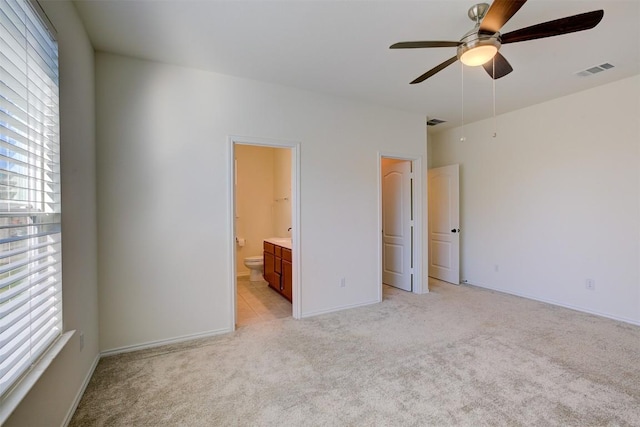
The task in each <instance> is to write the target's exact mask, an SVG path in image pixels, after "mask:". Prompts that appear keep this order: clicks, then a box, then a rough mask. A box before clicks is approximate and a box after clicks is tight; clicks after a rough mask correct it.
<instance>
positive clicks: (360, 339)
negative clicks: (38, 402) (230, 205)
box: [70, 281, 640, 426]
mask: <svg viewBox="0 0 640 427" xmlns="http://www.w3.org/2000/svg"><path fill="white" fill-rule="evenodd" d="M430 288H431V289H432V291H431V292H430V293H429V294H425V295H414V294H411V293H406V292H402V291H398V290H395V289H392V288H388V289H385V297H384V301H383V302H382V303H380V304H375V305H371V306H367V307H362V308H357V309H351V310H345V311H340V312H336V313H331V314H326V315H322V316H317V317H313V318H310V319H304V320H293V319H291V318H288V319H276V320H272V321H269V322H265V323H261V324H254V325H250V326H247V327H244V328H241V329H239V330H237V331H236V332H234V333H231V334H227V335H224V336H219V337H214V338H208V339H201V340H196V341H191V342H187V343H182V344H176V345H169V346H164V347H157V348H154V349H150V350H144V351H138V352H134V353H127V354H122V355H117V356H112V357H106V358H103V359H102V360H101V361H100V363H99V365H98V367H97V369H96V371H95V374H94V375H93V378H92V379H91V381H90V384H89V386H88V388H87V390H86V392H85V394H84V396H83V398H82V400H81V402H80V405H79V407H78V409H77V411H76V413H75V415H74V417H73V419H72V421H71V424H70V425H71V426H370V425H380V426H383V425H389V426H394V425H402V426H412V425H415V426H421V425H434V426H446V425H462V426H481V425H491V426H495V425H509V426H518V425H526V426H550V425H573V426H601V425H615V426H639V425H640V327H637V326H633V325H629V324H625V323H621V322H616V321H613V320H610V319H605V318H601V317H597V316H593V315H589V314H585V313H580V312H576V311H572V310H568V309H564V308H560V307H556V306H552V305H548V304H544V303H539V302H536V301H531V300H527V299H524V298H518V297H515V296H511V295H506V294H502V293H498V292H492V291H488V290H485V289H481V288H476V287H472V286H453V285H448V284H443V283H441V282H437V281H432V282H431V284H430Z"/></svg>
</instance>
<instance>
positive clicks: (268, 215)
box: [235, 144, 277, 276]
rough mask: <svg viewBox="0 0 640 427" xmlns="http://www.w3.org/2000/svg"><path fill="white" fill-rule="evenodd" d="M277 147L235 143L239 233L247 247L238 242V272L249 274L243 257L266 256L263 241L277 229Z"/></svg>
mask: <svg viewBox="0 0 640 427" xmlns="http://www.w3.org/2000/svg"><path fill="white" fill-rule="evenodd" d="M276 150H277V149H275V148H270V147H259V146H253V145H239V144H237V145H236V146H235V158H236V180H237V181H236V236H238V237H242V238H244V239H245V246H244V247H240V246H238V245H237V244H236V272H237V274H238V275H239V276H243V275H244V276H246V275H248V274H249V270H248V269H247V268H246V267H245V266H244V264H243V259H244V258H246V257H248V256H254V255H262V241H263V239H264V238H266V237H271V236H274V235H275V232H274V227H273V224H274V215H273V210H274V182H275V179H274V178H275V174H274V167H275V153H276Z"/></svg>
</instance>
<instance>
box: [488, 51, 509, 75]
mask: <svg viewBox="0 0 640 427" xmlns="http://www.w3.org/2000/svg"><path fill="white" fill-rule="evenodd" d="M494 63H495V74H494V72H493V69H494ZM482 67H483V68H484V70H485V71H486V72H487V74H489V77H491V78H493V79H494V80H497V79H499V78H501V77H504V76H506V75H507V74H509V73H510V72H512V71H513V68H512V67H511V64H509V61H507V60H506V58H505V57H504V56H502V54H501V53H500V52H498V53H496V56H494V57H493V59H492V60H490V61H487V62H485V63H484V64H482Z"/></svg>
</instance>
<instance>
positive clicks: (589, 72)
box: [576, 62, 614, 77]
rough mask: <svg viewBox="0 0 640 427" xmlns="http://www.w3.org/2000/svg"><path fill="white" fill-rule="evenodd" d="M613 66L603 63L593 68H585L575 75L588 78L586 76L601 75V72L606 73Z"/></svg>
mask: <svg viewBox="0 0 640 427" xmlns="http://www.w3.org/2000/svg"><path fill="white" fill-rule="evenodd" d="M613 67H614V66H613V65H611V64H609V63H608V62H605V63H604V64H600V65H596V66H595V67H591V68H587V69H586V70H582V71H578V72H577V73H576V75H578V76H580V77H588V76H592V75H594V74H598V73H601V72H603V71H607V70H609V69H611V68H613Z"/></svg>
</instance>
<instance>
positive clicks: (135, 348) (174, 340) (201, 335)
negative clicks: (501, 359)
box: [100, 328, 233, 357]
mask: <svg viewBox="0 0 640 427" xmlns="http://www.w3.org/2000/svg"><path fill="white" fill-rule="evenodd" d="M229 332H233V330H232V329H230V328H223V329H216V330H213V331H207V332H199V333H197V334H190V335H183V336H180V337H174V338H167V339H164V340H157V341H149V342H146V343H142V344H135V345H127V346H124V347H118V348H113V349H110V350H105V351H103V352H101V353H100V356H101V357H107V356H113V355H116V354H121V353H130V352H132V351H138V350H146V349H148V348H153V347H160V346H163V345H168V344H176V343H180V342H184V341H192V340H196V339H199V338H208V337H214V336H216V335H222V334H226V333H229Z"/></svg>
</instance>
